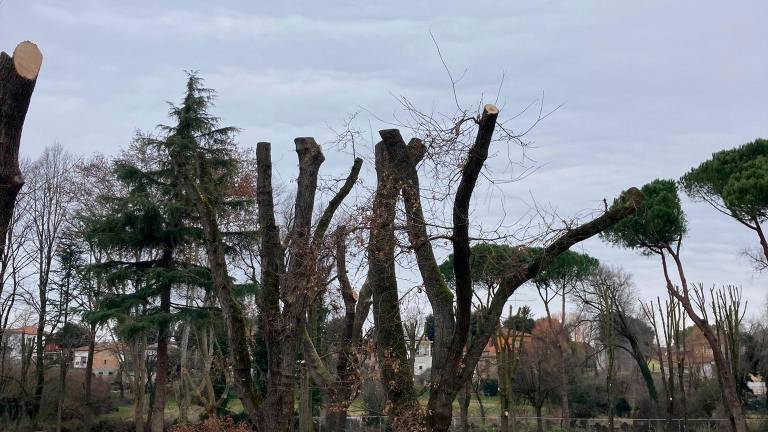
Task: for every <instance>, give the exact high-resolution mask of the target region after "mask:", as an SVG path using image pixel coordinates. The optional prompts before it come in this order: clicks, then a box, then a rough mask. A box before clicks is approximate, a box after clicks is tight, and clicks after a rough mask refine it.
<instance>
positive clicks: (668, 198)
mask: <svg viewBox="0 0 768 432" xmlns="http://www.w3.org/2000/svg"><path fill="white" fill-rule="evenodd" d="M641 192H642V193H643V195H644V197H645V199H644V200H643V201H642V203H641V204H640V206H639V207H638V209H637V212H636V213H635V214H634V215H633V216H630V217H627V218H625V219H623V220H622V221H620V222H618V223H616V224H615V225H613V226H612V227H611V228H609V229H607V230H606V231H604V232H603V233H602V234H601V236H602V237H603V239H605V240H607V241H608V242H610V243H612V244H614V245H617V246H621V247H626V248H630V249H640V250H642V251H643V252H644V253H657V252H659V251H660V250H662V249H665V248H667V247H672V246H673V245H675V244H676V243H677V242H679V241H680V240H682V238H683V236H685V234H686V231H687V223H686V219H685V213H684V212H683V208H682V206H681V204H680V197H679V196H678V193H677V184H676V183H675V182H674V181H673V180H658V179H657V180H654V181H652V182H650V183H648V184H646V185H645V186H643V187H642V189H641Z"/></svg>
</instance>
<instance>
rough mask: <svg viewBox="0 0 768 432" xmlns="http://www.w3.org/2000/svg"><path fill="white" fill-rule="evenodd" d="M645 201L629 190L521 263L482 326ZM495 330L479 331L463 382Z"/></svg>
mask: <svg viewBox="0 0 768 432" xmlns="http://www.w3.org/2000/svg"><path fill="white" fill-rule="evenodd" d="M642 199H643V195H642V193H641V192H640V191H639V190H638V189H637V188H630V189H628V190H627V191H625V192H623V193H622V194H621V196H620V198H619V200H618V202H617V204H616V205H614V206H613V207H612V208H610V209H609V210H608V211H607V212H605V213H603V214H602V215H601V216H599V217H597V218H595V219H593V220H591V221H589V222H586V223H584V224H583V225H580V226H578V227H576V228H572V229H569V230H567V231H566V232H565V233H563V234H562V235H560V236H559V237H557V238H556V239H555V240H554V241H553V242H552V243H551V244H549V245H548V246H547V247H545V248H544V249H543V250H542V251H541V252H540V253H539V254H538V255H537V256H536V257H535V259H533V260H532V261H531V262H530V263H528V264H527V265H526V264H523V265H521V264H518V269H517V271H512V272H510V274H509V276H507V277H506V278H505V279H504V280H503V281H502V283H501V287H500V289H499V290H498V291H497V292H496V294H495V295H494V296H493V299H492V300H491V304H490V306H489V308H488V312H487V315H486V320H484V323H482V324H488V323H496V322H498V320H499V317H500V316H501V314H502V312H503V310H504V305H505V304H506V302H507V300H508V299H509V297H510V296H511V295H512V294H514V293H515V291H516V290H517V289H518V288H519V287H520V286H521V285H523V284H524V283H525V282H527V281H529V280H530V279H531V278H533V277H534V276H536V275H537V274H538V273H539V272H541V271H542V270H544V269H546V268H547V266H549V265H550V264H552V262H553V261H554V260H555V259H556V258H557V257H558V255H560V254H561V253H563V252H565V251H566V250H568V249H569V248H570V247H571V246H573V245H575V244H577V243H579V242H582V241H584V240H586V239H588V238H590V237H592V236H594V235H597V234H599V233H601V232H603V231H605V230H606V229H608V228H609V227H611V226H613V225H614V224H616V223H617V222H619V221H621V220H622V219H624V218H625V217H627V216H629V215H630V214H632V213H633V212H635V211H636V209H637V207H638V205H639V204H640V202H641V201H642ZM494 329H495V326H494V325H481V326H480V328H479V329H478V335H477V337H476V338H475V339H474V343H473V344H472V345H471V346H470V347H469V349H468V350H467V353H466V355H465V356H464V360H463V361H462V364H463V365H465V366H464V367H462V368H461V369H460V370H459V371H458V372H457V373H458V374H459V375H460V376H461V377H462V380H461V382H464V380H467V379H470V378H471V376H472V373H473V371H474V365H476V364H477V361H478V360H479V358H480V355H481V354H482V352H483V348H484V347H485V344H486V343H487V341H488V338H490V336H491V334H492V333H493V331H494Z"/></svg>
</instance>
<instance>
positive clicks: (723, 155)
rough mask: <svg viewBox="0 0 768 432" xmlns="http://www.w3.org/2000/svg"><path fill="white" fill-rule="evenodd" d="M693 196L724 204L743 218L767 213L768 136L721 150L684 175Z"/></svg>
mask: <svg viewBox="0 0 768 432" xmlns="http://www.w3.org/2000/svg"><path fill="white" fill-rule="evenodd" d="M680 184H681V185H682V187H683V189H684V190H685V192H686V193H687V194H688V195H689V196H690V197H691V198H693V199H698V200H702V201H707V202H709V203H712V204H714V205H715V206H717V207H725V209H726V210H727V211H729V212H730V214H731V216H733V217H734V218H736V219H738V220H741V221H744V222H755V221H762V220H765V219H766V217H768V140H765V139H756V140H754V141H752V142H749V143H747V144H744V145H742V146H739V147H736V148H733V149H728V150H722V151H719V152H717V153H714V154H713V155H712V158H711V159H709V160H707V161H705V162H703V163H702V164H701V165H699V166H698V167H696V168H693V169H691V170H690V171H689V172H688V173H686V174H685V175H684V176H683V177H682V178H681V179H680Z"/></svg>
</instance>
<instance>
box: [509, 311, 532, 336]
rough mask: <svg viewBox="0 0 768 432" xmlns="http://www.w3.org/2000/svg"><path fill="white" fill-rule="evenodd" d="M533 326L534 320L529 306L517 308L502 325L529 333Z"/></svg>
mask: <svg viewBox="0 0 768 432" xmlns="http://www.w3.org/2000/svg"><path fill="white" fill-rule="evenodd" d="M535 326H536V322H535V321H534V319H533V313H532V312H531V308H530V307H529V306H523V307H520V308H518V309H517V312H516V313H515V314H514V315H511V316H509V317H507V319H505V320H504V327H506V328H508V329H510V330H516V331H519V332H523V333H531V332H532V331H533V328H534V327H535Z"/></svg>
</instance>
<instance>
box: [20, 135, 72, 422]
mask: <svg viewBox="0 0 768 432" xmlns="http://www.w3.org/2000/svg"><path fill="white" fill-rule="evenodd" d="M73 165H74V159H73V157H72V156H71V155H70V154H68V153H67V152H66V151H64V149H63V148H62V147H61V145H59V144H56V145H54V146H52V147H48V148H46V149H45V150H44V151H43V154H42V155H41V156H40V157H39V158H38V159H37V160H35V162H33V163H32V164H31V165H30V168H29V175H28V181H27V187H28V188H29V194H30V198H29V199H30V206H29V208H30V212H29V217H30V219H31V221H32V230H31V239H30V241H29V247H30V249H31V251H32V253H34V255H35V262H34V266H35V273H36V275H37V293H36V297H35V299H34V302H35V309H36V310H37V317H38V322H37V339H36V346H35V375H36V383H35V397H34V408H33V412H34V413H35V415H37V412H38V411H39V409H40V401H41V400H42V397H43V386H44V384H45V364H44V360H45V357H44V348H45V335H46V320H47V319H48V295H49V294H48V289H49V283H50V276H51V271H52V270H53V266H54V262H53V258H54V254H55V252H56V249H57V247H58V245H59V242H60V240H61V234H62V232H63V229H64V228H65V224H66V223H67V220H68V217H69V216H70V215H71V212H70V210H71V207H70V203H71V201H72V200H71V187H72V183H73V176H72V167H73Z"/></svg>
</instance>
